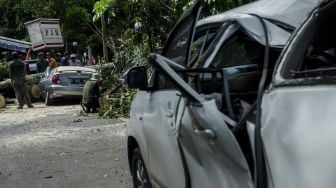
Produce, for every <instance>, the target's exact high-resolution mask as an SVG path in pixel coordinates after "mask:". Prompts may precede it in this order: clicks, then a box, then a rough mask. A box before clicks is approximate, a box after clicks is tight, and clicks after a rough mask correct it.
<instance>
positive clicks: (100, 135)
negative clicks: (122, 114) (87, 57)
mask: <svg viewBox="0 0 336 188" xmlns="http://www.w3.org/2000/svg"><path fill="white" fill-rule="evenodd" d="M79 112H80V108H79V105H74V104H72V105H71V104H70V105H69V104H64V105H61V106H54V107H45V106H44V104H35V108H34V109H26V108H25V109H23V110H17V109H16V108H15V106H14V105H11V106H7V107H6V108H5V109H0V187H6V188H7V187H15V188H21V187H22V188H27V187H28V188H29V187H33V188H39V187H41V188H42V187H43V188H45V187H48V188H49V187H51V188H52V187H66V188H68V187H69V188H72V187H74V188H77V187H80V188H84V187H97V188H100V187H112V188H114V187H115V188H129V187H132V183H131V176H130V173H129V170H128V164H127V157H126V149H125V129H126V126H127V124H126V122H125V121H122V120H116V119H100V118H98V117H97V115H95V114H90V115H89V116H82V115H80V113H79Z"/></svg>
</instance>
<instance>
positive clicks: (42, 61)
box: [36, 52, 48, 73]
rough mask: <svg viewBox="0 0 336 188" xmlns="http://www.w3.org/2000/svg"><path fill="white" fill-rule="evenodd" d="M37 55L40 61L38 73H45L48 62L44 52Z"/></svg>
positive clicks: (37, 66)
mask: <svg viewBox="0 0 336 188" xmlns="http://www.w3.org/2000/svg"><path fill="white" fill-rule="evenodd" d="M37 55H38V60H37V63H36V70H37V72H38V73H39V72H44V71H45V70H46V69H47V67H48V62H47V61H46V60H45V57H44V53H43V52H39V53H38V54H37Z"/></svg>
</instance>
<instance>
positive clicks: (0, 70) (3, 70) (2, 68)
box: [0, 62, 9, 81]
mask: <svg viewBox="0 0 336 188" xmlns="http://www.w3.org/2000/svg"><path fill="white" fill-rule="evenodd" d="M8 64H9V62H0V81H2V80H5V79H6V78H9V72H8Z"/></svg>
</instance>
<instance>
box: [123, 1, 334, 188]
mask: <svg viewBox="0 0 336 188" xmlns="http://www.w3.org/2000/svg"><path fill="white" fill-rule="evenodd" d="M272 2H273V3H272ZM334 6H335V3H334V2H332V1H319V0H315V1H314V0H305V1H301V0H300V1H299V0H297V1H296V0H285V1H281V2H279V1H275V0H274V1H272V0H268V1H265V0H261V1H257V2H255V3H251V4H248V5H245V6H242V7H239V8H237V9H233V10H231V11H228V12H225V13H222V14H219V15H215V16H210V17H207V18H204V19H202V20H198V16H199V14H200V7H201V5H200V2H198V1H197V2H196V3H195V4H194V5H193V7H191V8H190V9H189V10H187V11H186V13H185V14H184V15H183V16H182V17H181V19H180V20H179V21H178V23H177V24H176V26H175V28H174V29H173V30H172V32H171V34H170V36H169V37H168V40H167V43H166V45H165V48H164V49H163V51H162V54H151V55H150V57H149V62H150V64H151V65H153V68H152V71H151V72H150V77H149V79H148V78H147V75H148V74H147V71H148V70H147V69H146V68H145V67H134V68H131V69H129V70H128V71H127V72H126V73H125V75H124V77H123V84H124V85H125V86H126V87H128V88H138V89H140V90H139V92H138V93H137V95H136V96H135V98H134V100H133V102H132V107H131V114H130V120H129V126H128V133H127V134H128V140H127V149H128V157H129V164H130V169H131V172H132V175H133V182H134V187H230V188H242V187H244V188H245V187H246V188H249V187H250V188H283V187H286V188H292V187H293V188H294V187H295V188H297V187H308V188H309V187H311V188H313V187H330V186H332V185H334V183H336V182H335V180H334V179H333V175H334V173H333V172H334V169H336V163H335V162H333V159H334V158H335V157H336V152H334V151H331V150H330V148H332V146H333V144H336V140H335V139H333V137H334V136H333V135H334V133H336V128H334V126H333V125H334V122H335V118H333V115H332V114H333V113H332V107H333V105H332V104H333V101H336V100H333V99H334V98H335V97H334V96H335V95H334V93H335V91H334V89H335V87H334V86H332V80H333V79H332V78H331V77H333V74H332V73H336V71H334V70H335V69H334V68H333V67H332V66H333V61H334V60H335V59H336V58H335V57H336V51H335V50H336V49H335V48H336V46H335V44H336V43H334V42H336V40H334V39H333V38H332V36H331V35H332V33H335V32H333V31H335V30H334V29H333V28H334V27H335V26H333V27H327V26H330V25H331V18H333V17H335V15H334V14H335V13H333V12H336V11H335V9H334ZM331 10H333V11H331ZM321 17H323V18H321ZM307 18H308V19H307ZM302 23H303V26H301V27H300V29H298V30H296V31H295V33H294V35H292V36H291V34H292V32H293V31H294V29H295V28H298V27H299V26H300V25H301V24H302ZM326 28H329V29H330V30H328V29H326ZM321 36H324V37H321ZM334 38H335V37H334ZM308 39H309V40H308ZM288 41H289V42H288ZM286 44H287V45H286ZM285 45H286V47H285ZM283 49H284V50H283ZM282 50H283V52H282V55H280V53H281V51H282ZM279 55H280V56H279ZM279 57H280V58H279ZM278 58H279V61H277V59H278ZM334 58H335V59H334ZM276 62H278V63H276ZM334 63H336V61H335V62H334ZM335 65H336V64H335ZM147 80H148V81H147ZM328 80H329V82H328ZM323 108H324V109H325V110H326V111H327V112H328V113H322V112H321V110H322V109H323ZM317 171H318V175H317Z"/></svg>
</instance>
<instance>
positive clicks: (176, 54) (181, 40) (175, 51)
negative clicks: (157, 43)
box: [163, 17, 193, 65]
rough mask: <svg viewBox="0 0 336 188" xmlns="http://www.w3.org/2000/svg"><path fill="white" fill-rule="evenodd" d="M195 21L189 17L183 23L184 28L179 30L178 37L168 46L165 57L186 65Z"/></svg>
mask: <svg viewBox="0 0 336 188" xmlns="http://www.w3.org/2000/svg"><path fill="white" fill-rule="evenodd" d="M192 21H193V17H189V18H187V19H185V20H184V21H182V23H181V24H182V25H184V27H180V28H178V29H177V31H176V32H175V33H177V35H176V37H175V38H174V39H173V40H172V42H171V43H170V45H169V46H166V47H165V48H166V49H167V50H166V51H165V53H164V54H163V55H164V56H165V57H167V58H169V59H171V60H173V61H175V62H176V63H179V64H181V65H184V62H185V58H186V54H187V50H188V39H189V36H190V32H191V30H190V27H191V24H192Z"/></svg>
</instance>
